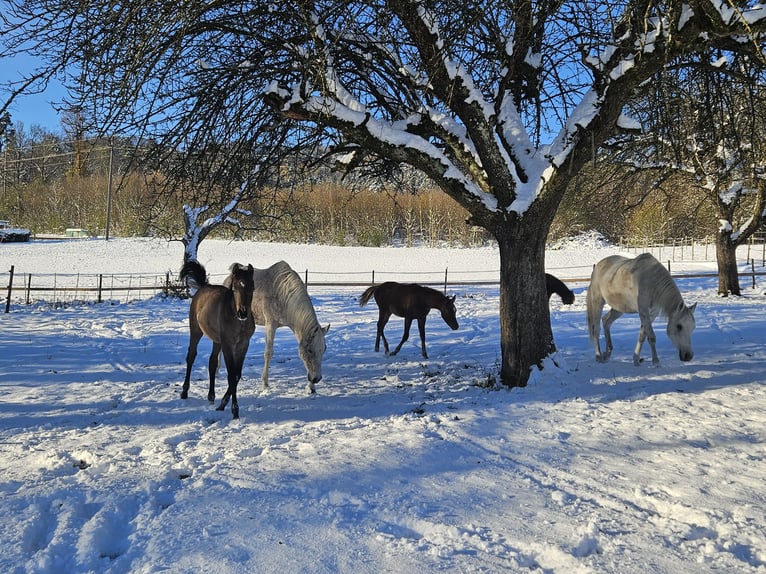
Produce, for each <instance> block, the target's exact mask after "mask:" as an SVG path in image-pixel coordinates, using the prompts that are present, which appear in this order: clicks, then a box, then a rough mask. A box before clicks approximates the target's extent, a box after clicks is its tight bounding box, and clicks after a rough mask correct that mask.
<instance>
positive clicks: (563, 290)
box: [545, 273, 575, 305]
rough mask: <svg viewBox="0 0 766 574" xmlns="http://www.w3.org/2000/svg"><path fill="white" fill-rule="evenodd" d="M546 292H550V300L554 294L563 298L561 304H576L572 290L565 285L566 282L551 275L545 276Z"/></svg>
mask: <svg viewBox="0 0 766 574" xmlns="http://www.w3.org/2000/svg"><path fill="white" fill-rule="evenodd" d="M545 290H546V291H547V292H548V300H550V298H551V295H553V294H554V293H555V294H556V295H558V296H559V297H561V302H562V303H564V305H571V304H572V303H574V300H575V296H574V293H572V290H571V289H570V288H569V287H567V286H566V285H564V282H563V281H562V280H561V279H559V278H558V277H554V276H553V275H551V274H550V273H546V274H545Z"/></svg>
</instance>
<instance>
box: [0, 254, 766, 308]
mask: <svg viewBox="0 0 766 574" xmlns="http://www.w3.org/2000/svg"><path fill="white" fill-rule="evenodd" d="M748 263H749V265H750V270H749V271H745V272H741V273H739V276H740V277H749V278H751V279H752V284H753V287H755V286H756V277H761V276H764V275H766V271H756V270H755V260H750V261H749V262H748ZM667 266H668V269H669V270H670V271H671V274H672V275H673V277H674V278H677V279H685V278H705V277H710V278H711V279H717V277H718V274H717V273H715V272H704V273H673V271H672V269H671V262H670V261H668V262H667ZM558 269H588V271H590V269H591V266H587V265H586V266H582V265H580V266H572V267H565V268H563V267H562V268H558ZM550 270H551V271H553V269H550ZM487 273H494V274H497V273H499V271H498V270H492V271H486V270H485V271H450V270H449V268H446V269H444V270H443V271H430V272H429V271H425V272H394V271H383V272H379V271H378V272H376V271H375V270H371V271H369V272H365V271H360V272H343V273H332V272H321V271H317V272H311V273H309V270H308V269H307V270H306V271H305V272H304V275H303V280H304V282H305V283H306V285H307V286H308V287H322V288H323V287H366V286H369V285H372V284H374V283H376V282H381V281H380V280H381V279H382V277H381V276H384V277H385V276H388V277H391V278H392V279H393V278H395V277H397V276H402V275H417V277H418V280H417V281H415V282H418V283H421V284H423V285H431V286H439V287H443V288H444V290H445V291H446V290H447V289H448V288H449V287H457V286H491V285H498V286H499V285H500V280H499V278H497V277H496V278H493V279H461V278H460V277H459V276H461V275H462V276H465V275H469V276H471V277H476V276H477V275H481V274H487ZM0 275H6V276H7V283H6V285H7V286H6V288H5V290H4V291H3V292H4V293H5V295H6V297H5V298H6V305H5V307H6V309H5V312H6V313H8V312H9V310H10V305H11V301H12V299H13V294H14V293H21V294H22V300H23V302H24V303H25V304H27V305H29V304H31V303H32V302H38V301H44V302H48V303H52V304H54V305H56V304H63V303H67V302H74V301H89V300H90V301H92V300H93V298H94V297H95V301H96V302H97V303H101V302H103V301H104V300H105V299H107V300H115V299H118V300H120V299H122V298H123V297H124V300H125V302H126V303H127V302H129V301H134V300H138V299H143V298H149V297H154V296H156V295H158V294H164V295H169V294H185V293H186V286H185V285H184V284H182V283H181V282H179V281H178V280H177V279H175V278H171V274H170V272H166V273H165V274H164V275H162V274H158V273H153V274H137V273H113V274H108V273H101V274H82V273H76V274H63V273H52V274H43V273H37V274H32V273H22V274H21V281H17V278H16V277H15V273H14V267H13V266H12V267H11V269H10V271H9V272H8V273H5V274H0ZM314 275H320V276H321V275H331V276H339V275H359V276H364V277H366V279H360V280H357V281H353V280H351V281H337V280H334V281H321V280H314V279H313V276H314ZM454 276H458V277H457V278H453V277H454ZM428 277H430V278H428ZM33 279H34V281H35V282H34V283H33ZM564 279H565V281H566V282H567V283H587V282H589V281H590V272H588V273H585V274H583V276H581V277H565V278H564ZM37 281H40V283H37ZM33 294H40V295H42V294H48V297H47V298H45V297H40V298H35V299H33V298H32V295H33ZM82 295H86V296H92V297H90V298H83V297H82ZM93 296H94V297H93Z"/></svg>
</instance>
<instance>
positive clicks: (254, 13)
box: [0, 0, 766, 386]
mask: <svg viewBox="0 0 766 574" xmlns="http://www.w3.org/2000/svg"><path fill="white" fill-rule="evenodd" d="M2 5H3V6H4V9H3V11H2V13H3V14H6V16H5V18H6V19H7V21H6V25H5V27H6V29H7V30H6V34H4V39H5V42H6V43H7V44H8V45H9V46H10V47H11V48H15V49H28V47H29V45H30V42H31V45H33V46H35V51H36V52H37V53H39V54H42V55H43V56H44V58H45V62H44V65H43V66H42V68H41V69H40V70H37V71H33V72H31V73H30V75H29V82H27V83H26V85H25V86H26V87H27V88H28V87H34V85H35V82H37V83H38V84H39V83H40V82H42V83H44V82H45V80H46V79H47V78H49V77H52V75H53V74H57V75H58V77H60V76H61V74H62V73H63V74H65V73H71V74H72V77H71V82H70V83H71V84H72V85H73V86H75V87H76V86H77V85H80V86H85V87H87V89H86V90H81V91H76V92H75V93H74V94H73V95H74V96H75V99H76V100H77V101H76V103H77V104H78V105H80V106H82V107H87V106H91V108H92V109H93V111H94V114H96V115H100V116H101V117H105V118H108V121H105V124H108V123H109V122H111V123H112V124H113V125H125V124H131V125H134V126H136V127H141V128H143V127H144V126H145V125H146V124H147V122H148V121H151V120H156V121H157V124H158V126H159V127H162V126H163V125H164V126H165V127H166V128H167V129H171V128H173V129H175V127H176V125H177V124H179V123H180V124H182V125H183V124H184V122H185V121H188V120H187V118H194V120H195V121H199V122H200V123H199V126H198V129H200V130H204V129H210V128H211V126H212V127H214V126H215V125H216V120H217V119H218V118H220V116H219V115H216V114H212V115H211V114H206V113H205V110H206V109H207V106H206V101H207V99H208V98H209V99H211V100H212V101H214V102H219V103H221V104H225V106H224V107H221V106H219V109H221V113H223V111H224V109H225V111H226V112H227V113H229V114H230V115H231V117H232V118H237V119H239V120H241V121H242V122H243V124H246V123H247V121H248V119H249V118H250V117H251V116H252V115H253V114H254V111H255V110H256V109H260V106H261V105H262V104H263V103H264V102H266V104H268V105H269V106H271V107H272V109H274V110H275V111H276V112H277V113H278V114H279V115H280V116H281V117H282V118H284V119H288V120H290V121H294V122H298V123H299V124H301V125H304V126H306V129H311V130H313V132H314V133H315V134H316V136H317V137H318V138H320V140H321V141H322V142H323V143H324V144H326V145H328V146H334V148H333V149H334V151H335V152H337V153H338V154H339V158H341V159H342V160H343V161H344V162H345V164H346V165H347V166H348V168H349V169H352V168H354V167H356V166H360V165H365V164H370V163H374V162H383V163H386V162H389V163H405V164H409V165H412V166H414V167H416V168H418V169H420V170H421V171H423V172H424V173H426V174H427V175H428V176H429V177H430V178H431V179H432V180H433V181H434V182H436V183H437V184H439V185H440V186H441V188H442V189H443V190H444V191H445V192H446V193H447V194H449V195H450V196H451V197H453V198H454V199H455V200H456V201H458V202H459V203H460V204H461V205H463V206H465V207H466V208H467V209H468V211H469V212H470V213H471V222H472V223H473V224H475V225H480V226H482V227H484V228H485V229H487V230H488V231H489V232H490V233H491V234H492V235H493V236H494V237H495V238H496V239H497V243H498V246H499V252H500V281H501V288H500V309H499V312H500V331H501V332H500V345H501V358H502V361H501V372H500V378H501V380H502V382H503V383H505V384H507V385H510V386H523V385H525V384H526V382H527V380H528V377H529V372H530V368H531V367H533V366H534V365H537V364H539V363H540V362H541V361H542V359H544V358H545V357H546V356H547V355H548V354H549V353H551V352H552V351H553V350H554V349H555V347H554V341H553V334H552V331H551V325H550V317H549V311H548V304H547V298H546V296H545V283H544V281H545V279H544V266H545V259H544V256H545V241H546V237H547V234H548V230H549V228H550V225H551V222H552V219H553V216H554V214H555V213H556V210H557V208H558V205H559V203H560V202H561V199H562V197H563V195H564V193H565V191H566V189H567V184H568V182H569V180H570V179H571V178H572V176H573V175H575V174H576V173H577V172H578V170H579V169H580V168H581V167H582V165H583V164H584V163H585V162H587V161H588V160H590V159H591V158H592V157H593V156H594V154H595V150H596V149H597V148H598V146H599V145H600V144H601V143H602V142H603V141H604V140H605V139H606V138H607V137H609V136H610V135H611V134H612V133H613V132H614V131H615V129H616V127H617V125H618V120H619V119H620V117H621V114H622V112H623V108H624V106H625V104H626V102H627V101H628V100H629V99H630V98H631V97H632V96H633V95H634V92H635V90H636V89H637V87H638V86H640V85H641V84H642V83H644V82H647V81H649V80H650V79H651V78H652V76H653V75H654V74H656V73H657V72H658V71H660V70H662V69H663V67H664V66H665V65H666V63H667V62H670V61H673V60H674V59H675V58H677V57H678V56H681V55H687V56H690V57H691V56H693V55H694V54H696V53H701V54H702V53H706V50H707V48H708V47H711V46H712V47H723V48H728V49H734V50H752V51H753V52H758V53H759V52H760V47H761V46H760V44H761V37H760V32H761V30H763V28H764V18H766V9H764V7H762V6H761V5H760V4H758V3H755V4H753V3H751V2H737V1H734V2H727V3H722V2H712V1H710V0H691V1H686V2H682V1H647V0H617V1H613V2H612V1H605V2H577V1H573V2H563V1H557V0H538V1H530V0H519V1H515V0H486V1H484V2H471V1H468V2H467V1H465V0H315V1H311V0H284V1H274V2H244V1H237V0H231V1H227V2H217V1H212V2H195V1H190V2H182V3H178V2H175V1H173V2H171V1H169V0H156V1H149V0H138V1H136V2H131V3H126V4H115V3H113V2H110V1H107V0H93V1H91V2H87V3H83V2H79V1H75V0H62V1H61V2H59V3H57V4H55V5H51V4H50V3H49V2H45V1H42V0H31V1H26V2H21V1H11V0H5V1H3V2H2ZM25 86H21V87H25ZM128 104H129V105H128ZM0 112H2V109H0ZM245 131H246V130H245Z"/></svg>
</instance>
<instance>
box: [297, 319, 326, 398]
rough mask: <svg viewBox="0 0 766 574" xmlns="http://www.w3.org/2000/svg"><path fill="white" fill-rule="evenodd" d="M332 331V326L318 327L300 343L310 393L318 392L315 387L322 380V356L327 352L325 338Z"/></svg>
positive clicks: (299, 352) (299, 353) (299, 348)
mask: <svg viewBox="0 0 766 574" xmlns="http://www.w3.org/2000/svg"><path fill="white" fill-rule="evenodd" d="M329 330H330V325H327V326H326V327H321V326H320V325H318V324H317V325H316V326H315V327H313V328H312V329H311V330H310V331H309V333H308V334H307V335H306V336H305V337H303V338H302V339H301V340H300V342H299V343H298V355H299V356H300V358H301V360H302V361H303V364H304V365H305V366H306V376H307V378H308V381H309V391H310V392H311V393H314V392H316V387H315V385H316V384H317V383H318V382H319V381H321V380H322V356H323V355H324V352H325V351H326V350H327V344H326V343H325V339H324V336H325V334H326V333H327V331H329Z"/></svg>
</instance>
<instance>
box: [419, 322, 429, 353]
mask: <svg viewBox="0 0 766 574" xmlns="http://www.w3.org/2000/svg"><path fill="white" fill-rule="evenodd" d="M418 331H419V332H420V350H421V352H422V353H423V358H424V359H427V358H428V353H426V318H425V317H418Z"/></svg>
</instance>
